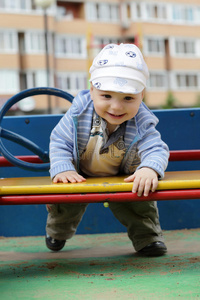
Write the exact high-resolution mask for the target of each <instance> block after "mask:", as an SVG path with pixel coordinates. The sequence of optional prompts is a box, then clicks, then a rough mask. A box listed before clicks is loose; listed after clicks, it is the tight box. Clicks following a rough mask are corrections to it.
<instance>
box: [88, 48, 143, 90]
mask: <svg viewBox="0 0 200 300" xmlns="http://www.w3.org/2000/svg"><path fill="white" fill-rule="evenodd" d="M90 73H91V78H90V82H92V84H93V86H94V87H95V88H97V89H99V90H103V91H113V92H118V93H126V94H138V93H140V92H142V90H143V89H144V88H145V87H146V83H147V79H148V77H149V72H148V67H147V65H146V63H145V61H144V58H143V56H142V53H141V51H140V49H139V48H138V47H137V46H135V45H134V44H120V45H116V44H109V45H107V46H105V47H104V48H103V49H102V50H101V51H100V53H99V54H98V55H97V56H96V57H95V59H94V61H93V63H92V66H91V68H90Z"/></svg>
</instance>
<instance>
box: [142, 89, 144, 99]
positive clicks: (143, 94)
mask: <svg viewBox="0 0 200 300" xmlns="http://www.w3.org/2000/svg"><path fill="white" fill-rule="evenodd" d="M144 94H145V89H143V91H142V100H143V99H144Z"/></svg>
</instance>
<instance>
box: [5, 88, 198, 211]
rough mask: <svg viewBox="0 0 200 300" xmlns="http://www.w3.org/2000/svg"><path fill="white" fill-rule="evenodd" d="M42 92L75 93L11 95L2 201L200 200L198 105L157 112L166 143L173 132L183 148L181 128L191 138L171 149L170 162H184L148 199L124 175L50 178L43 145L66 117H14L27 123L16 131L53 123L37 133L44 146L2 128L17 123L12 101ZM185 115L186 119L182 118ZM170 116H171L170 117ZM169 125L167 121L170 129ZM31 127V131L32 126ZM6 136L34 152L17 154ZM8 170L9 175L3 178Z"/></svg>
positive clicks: (7, 106)
mask: <svg viewBox="0 0 200 300" xmlns="http://www.w3.org/2000/svg"><path fill="white" fill-rule="evenodd" d="M41 94H49V95H54V96H57V97H62V98H64V99H66V100H68V101H70V102H72V101H73V96H72V95H70V94H68V93H66V92H63V91H61V90H58V89H55V88H35V89H30V90H25V91H23V92H21V93H19V94H17V95H15V96H14V97H12V98H11V99H9V100H8V102H7V103H6V104H5V105H4V106H3V107H2V108H1V110H0V152H1V153H2V155H3V157H0V166H1V169H0V171H1V170H3V171H4V172H3V173H2V175H1V179H0V205H19V204H47V203H61V202H68V203H70V202H73V203H75V202H77V203H81V202H87V203H90V202H91V203H97V202H106V203H109V202H111V201H121V202H122V201H149V200H184V199H200V171H199V169H200V167H199V161H200V150H198V149H199V148H200V145H199V140H200V139H198V141H197V138H196V136H194V135H198V132H200V131H198V130H199V124H198V123H197V121H198V117H199V114H200V111H199V109H188V110H176V111H174V112H172V111H168V112H161V111H158V112H157V113H158V115H159V114H160V115H162V114H163V116H161V117H160V116H158V117H159V119H160V122H162V126H163V128H161V130H160V131H161V134H162V137H163V135H164V140H165V141H166V142H167V137H168V135H169V134H170V138H171V141H173V139H174V147H176V144H177V140H178V139H179V140H178V142H179V143H178V144H179V147H181V144H182V143H183V141H182V137H181V131H180V128H181V129H182V130H185V132H184V135H185V138H186V139H187V136H189V137H190V139H189V138H188V140H187V147H188V150H171V151H170V164H172V163H177V162H182V165H180V166H181V167H180V169H179V167H177V166H175V168H173V167H172V169H171V170H170V169H169V170H167V172H166V175H165V178H164V179H163V180H161V181H160V182H159V185H158V189H157V191H156V192H154V193H150V195H149V196H148V197H138V196H137V195H134V194H133V193H132V192H131V188H132V183H125V182H124V180H123V179H124V177H107V178H93V179H92V178H88V179H87V181H86V182H85V183H76V184H72V183H70V184H62V183H59V184H53V183H52V182H51V180H50V178H49V176H48V169H49V157H48V151H47V150H44V149H48V141H49V134H50V132H51V130H52V129H53V127H54V126H55V124H56V123H57V122H58V120H59V119H60V118H61V116H54V115H52V116H30V117H16V119H15V121H17V122H22V123H20V124H23V125H21V127H20V125H19V124H17V125H15V126H14V128H16V129H17V128H19V127H20V128H21V130H20V131H22V132H23V129H24V127H25V126H26V127H28V126H29V125H30V124H31V123H33V122H35V124H36V123H38V126H39V127H40V128H41V124H42V127H44V128H46V127H45V126H46V125H45V121H46V123H47V124H48V132H45V133H43V132H42V129H41V130H40V131H38V132H37V129H36V132H35V133H34V135H36V136H37V135H38V137H37V139H38V141H39V142H38V144H39V145H38V144H37V143H36V142H35V141H34V142H33V141H31V140H30V139H29V138H28V137H24V136H23V135H22V134H18V133H14V132H13V131H11V130H8V129H4V128H3V126H4V125H3V124H4V121H6V124H5V127H6V125H7V124H9V125H10V123H9V121H11V119H12V121H13V118H14V117H13V118H12V117H5V118H4V116H5V114H6V112H7V111H8V110H9V109H10V107H11V106H12V105H13V104H15V103H17V102H18V101H20V100H21V99H23V98H26V97H30V96H34V95H41ZM155 113H156V111H155ZM170 114H171V115H170ZM174 114H175V115H176V116H175V117H174V116H173V115H174ZM180 114H181V118H182V119H183V120H182V119H180V116H178V115H180ZM182 115H186V118H185V127H183V125H182V122H183V121H184V116H183V117H182ZM167 116H168V119H167V118H166V117H167ZM169 116H170V119H169ZM188 117H189V118H190V122H189V123H188V120H187V119H188ZM171 118H172V120H173V122H174V126H173V124H170V120H171ZM27 120H28V122H27ZM180 120H181V121H180ZM199 123H200V122H199ZM25 124H26V125H25ZM43 124H44V125H43ZM166 124H167V125H168V126H167V128H166ZM188 125H190V126H189V127H191V128H189V127H188ZM195 126H196V128H195ZM29 130H31V126H30V129H29ZM190 130H191V132H190ZM32 134H33V132H32V131H31V134H30V132H29V133H27V132H26V135H27V136H29V135H32ZM165 136H166V139H165ZM2 139H4V141H5V140H9V141H12V142H15V143H17V144H19V145H21V146H23V147H25V148H26V149H28V151H29V152H30V151H32V152H33V153H34V155H30V154H29V155H20V156H19V155H17V154H16V155H13V154H11V152H10V151H9V150H7V147H6V146H5V145H4V143H3V141H2ZM43 139H45V140H46V145H45V148H44V147H43V146H42V145H41V144H42V142H43ZM192 143H193V145H195V147H194V148H192V147H191V146H190V144H192ZM168 144H169V143H168ZM169 146H170V145H169ZM190 147H191V148H190ZM20 149H21V148H20ZM175 149H176V148H175ZM179 149H180V148H179ZM191 149H193V150H191ZM17 151H19V150H17ZM20 151H21V150H20ZM192 162H193V165H192ZM188 163H189V164H190V168H188V166H189V165H188ZM13 165H14V166H17V171H16V172H12V171H8V170H6V171H5V169H12V168H8V167H10V166H13ZM183 165H184V167H183ZM193 166H195V167H193ZM19 168H20V169H23V170H25V173H22V175H21V173H20V171H19V170H18V169H19ZM15 170H16V168H15ZM26 172H27V173H26ZM7 173H8V174H9V175H8V176H6V174H7ZM4 174H5V176H3V175H4ZM12 174H15V176H12ZM24 174H25V175H24ZM41 175H42V176H41Z"/></svg>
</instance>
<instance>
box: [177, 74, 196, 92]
mask: <svg viewBox="0 0 200 300" xmlns="http://www.w3.org/2000/svg"><path fill="white" fill-rule="evenodd" d="M176 87H177V88H195V89H196V88H198V75H197V74H176Z"/></svg>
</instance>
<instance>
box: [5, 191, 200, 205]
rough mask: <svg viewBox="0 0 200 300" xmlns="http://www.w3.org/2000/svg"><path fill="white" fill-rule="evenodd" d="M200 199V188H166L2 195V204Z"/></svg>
mask: <svg viewBox="0 0 200 300" xmlns="http://www.w3.org/2000/svg"><path fill="white" fill-rule="evenodd" d="M185 199H200V189H188V190H166V191H157V192H154V193H150V194H149V196H148V197H144V196H142V197H138V196H137V195H136V194H133V193H131V192H121V193H89V194H41V195H6V196H0V205H20V204H26V205H27V204H51V203H98V202H134V201H162V200H185Z"/></svg>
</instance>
